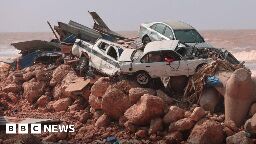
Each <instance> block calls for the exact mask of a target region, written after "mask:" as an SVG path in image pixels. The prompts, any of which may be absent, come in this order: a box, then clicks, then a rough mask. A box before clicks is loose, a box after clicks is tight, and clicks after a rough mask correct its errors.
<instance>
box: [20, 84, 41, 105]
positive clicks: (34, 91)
mask: <svg viewBox="0 0 256 144" xmlns="http://www.w3.org/2000/svg"><path fill="white" fill-rule="evenodd" d="M22 87H23V89H24V93H23V96H24V97H25V98H26V99H27V101H28V102H29V103H34V102H36V101H37V99H38V98H39V97H40V96H41V95H42V94H43V92H44V89H45V83H43V82H37V81H34V80H33V79H31V80H30V81H28V82H25V83H23V85H22Z"/></svg>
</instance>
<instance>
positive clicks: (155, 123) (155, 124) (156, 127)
mask: <svg viewBox="0 0 256 144" xmlns="http://www.w3.org/2000/svg"><path fill="white" fill-rule="evenodd" d="M162 129H163V120H162V119H161V118H155V119H152V120H151V122H150V127H149V131H148V132H149V134H154V133H156V132H157V131H160V130H162Z"/></svg>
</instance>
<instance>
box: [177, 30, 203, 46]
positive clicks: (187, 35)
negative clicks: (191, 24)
mask: <svg viewBox="0 0 256 144" xmlns="http://www.w3.org/2000/svg"><path fill="white" fill-rule="evenodd" d="M174 34H175V36H176V39H177V40H180V41H181V42H184V43H203V42H204V39H203V38H202V36H201V35H200V34H199V33H198V32H197V31H196V30H194V29H182V30H174Z"/></svg>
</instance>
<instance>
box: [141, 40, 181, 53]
mask: <svg viewBox="0 0 256 144" xmlns="http://www.w3.org/2000/svg"><path fill="white" fill-rule="evenodd" d="M178 44H179V41H178V40H162V41H153V42H150V43H148V44H147V45H146V46H145V48H144V52H143V53H144V54H147V53H149V52H154V51H163V50H173V51H174V50H175V48H176V47H177V46H178Z"/></svg>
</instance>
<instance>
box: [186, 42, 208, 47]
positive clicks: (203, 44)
mask: <svg viewBox="0 0 256 144" xmlns="http://www.w3.org/2000/svg"><path fill="white" fill-rule="evenodd" d="M186 44H187V45H189V46H192V47H197V48H213V46H212V45H210V44H209V43H207V42H203V43H186Z"/></svg>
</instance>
